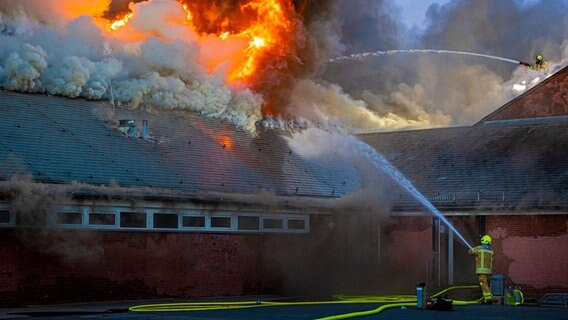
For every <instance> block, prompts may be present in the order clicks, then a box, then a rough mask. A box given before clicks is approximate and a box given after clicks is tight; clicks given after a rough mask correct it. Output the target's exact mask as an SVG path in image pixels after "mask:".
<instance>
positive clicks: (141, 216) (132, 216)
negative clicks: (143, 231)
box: [120, 212, 146, 228]
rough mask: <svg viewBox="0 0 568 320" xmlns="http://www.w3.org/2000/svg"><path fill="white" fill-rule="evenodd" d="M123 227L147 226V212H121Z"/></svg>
mask: <svg viewBox="0 0 568 320" xmlns="http://www.w3.org/2000/svg"><path fill="white" fill-rule="evenodd" d="M120 227H121V228H146V213H145V212H121V213H120Z"/></svg>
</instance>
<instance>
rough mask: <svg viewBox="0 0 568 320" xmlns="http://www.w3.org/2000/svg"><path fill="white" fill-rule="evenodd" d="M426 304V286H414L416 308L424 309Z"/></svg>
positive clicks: (422, 284)
mask: <svg viewBox="0 0 568 320" xmlns="http://www.w3.org/2000/svg"><path fill="white" fill-rule="evenodd" d="M427 303H428V289H427V288H426V284H424V283H420V284H417V285H416V307H417V308H418V309H426V304H427Z"/></svg>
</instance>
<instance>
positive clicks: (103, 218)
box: [89, 213, 116, 226]
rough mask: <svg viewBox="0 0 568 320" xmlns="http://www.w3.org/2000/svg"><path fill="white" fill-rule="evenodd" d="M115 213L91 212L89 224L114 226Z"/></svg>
mask: <svg viewBox="0 0 568 320" xmlns="http://www.w3.org/2000/svg"><path fill="white" fill-rule="evenodd" d="M115 221H116V219H115V214H114V213H90V214H89V224H90V225H96V226H114V224H115Z"/></svg>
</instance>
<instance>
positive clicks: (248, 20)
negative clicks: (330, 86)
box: [106, 0, 294, 84]
mask: <svg viewBox="0 0 568 320" xmlns="http://www.w3.org/2000/svg"><path fill="white" fill-rule="evenodd" d="M289 1H290V0H239V2H240V3H244V4H241V5H240V6H238V7H236V8H235V9H234V10H233V11H231V12H229V13H228V14H227V13H226V12H223V11H222V8H219V6H222V5H215V3H213V4H208V2H209V1H205V0H202V1H192V2H191V4H190V5H188V4H184V3H183V2H184V0H178V3H179V4H180V5H181V6H182V7H183V10H185V12H186V14H187V15H186V21H185V23H184V24H185V25H186V27H187V28H190V29H191V30H192V31H193V32H195V33H196V34H199V37H201V39H198V41H203V42H205V41H209V42H210V43H214V41H211V36H214V37H216V38H217V39H218V40H217V41H221V44H218V45H215V44H210V47H211V49H209V51H207V50H202V51H204V52H206V53H212V54H210V55H208V56H205V57H203V58H202V60H203V61H205V63H206V64H207V67H208V68H209V70H215V69H216V68H217V67H218V66H220V64H221V63H222V62H224V61H229V62H230V68H229V70H228V71H227V81H228V82H229V83H232V82H236V81H238V82H239V83H245V84H247V83H250V81H251V77H252V75H253V74H254V73H255V72H256V70H257V69H258V68H259V65H260V64H261V63H262V60H263V58H264V57H265V56H267V55H272V56H284V55H286V49H285V48H282V46H285V43H286V41H283V38H286V37H290V36H291V33H292V32H293V24H292V22H291V21H292V14H293V12H294V10H293V6H292V4H291V2H289ZM200 2H202V3H200ZM195 3H197V4H195ZM131 5H133V4H132V3H131ZM195 6H201V7H202V9H203V11H202V12H196V11H194V12H192V11H191V10H192V8H193V9H195V8H196V7H195ZM194 13H196V14H194ZM133 16H134V14H133V13H132V12H130V13H127V14H125V15H124V16H122V17H121V18H120V19H117V20H114V21H111V22H110V23H108V24H107V26H106V28H107V30H108V31H109V32H114V31H117V30H119V29H121V28H123V27H125V26H127V25H128V23H129V21H130V20H131V19H132V18H133ZM198 17H199V18H198ZM195 19H201V20H203V21H195ZM194 22H195V23H196V24H199V23H202V24H203V25H207V31H206V32H199V31H200V30H196V26H195V24H194ZM211 25H213V26H214V27H213V28H214V31H211V28H212V27H211ZM132 33H134V32H132ZM149 36H152V34H148V35H146V37H149ZM123 38H125V39H127V37H123ZM130 39H131V40H137V41H139V40H143V39H140V36H136V37H133V36H131V37H130ZM243 41H244V43H246V44H247V45H245V46H241V45H240V44H239V43H242V42H243ZM223 51H225V52H223ZM204 55H207V54H204ZM213 55H216V56H217V57H213Z"/></svg>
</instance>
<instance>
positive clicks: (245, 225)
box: [238, 216, 260, 230]
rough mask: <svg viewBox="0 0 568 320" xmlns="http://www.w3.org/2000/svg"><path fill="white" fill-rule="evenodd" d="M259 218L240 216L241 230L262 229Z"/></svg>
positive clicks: (239, 225) (239, 226)
mask: <svg viewBox="0 0 568 320" xmlns="http://www.w3.org/2000/svg"><path fill="white" fill-rule="evenodd" d="M259 221H260V219H259V217H251V216H239V220H238V229H239V230H258V229H259V228H260V222H259Z"/></svg>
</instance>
